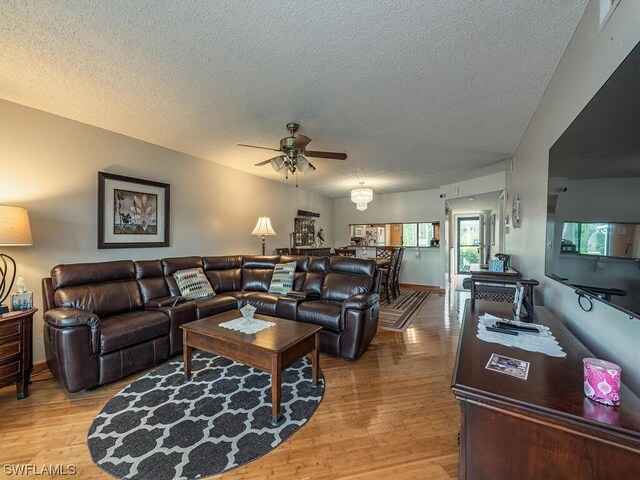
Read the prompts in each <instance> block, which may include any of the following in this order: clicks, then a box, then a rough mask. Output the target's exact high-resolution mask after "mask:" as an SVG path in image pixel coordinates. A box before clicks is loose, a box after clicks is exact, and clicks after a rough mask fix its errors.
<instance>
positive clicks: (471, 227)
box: [456, 215, 482, 273]
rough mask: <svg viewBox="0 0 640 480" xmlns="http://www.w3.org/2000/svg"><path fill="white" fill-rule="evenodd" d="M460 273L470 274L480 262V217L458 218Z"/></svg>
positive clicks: (457, 244) (457, 242) (457, 239)
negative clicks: (472, 267) (473, 267)
mask: <svg viewBox="0 0 640 480" xmlns="http://www.w3.org/2000/svg"><path fill="white" fill-rule="evenodd" d="M457 227H458V228H457V235H456V246H457V249H456V250H457V253H458V255H457V260H458V262H457V263H458V270H457V271H458V273H469V272H470V270H471V265H472V264H478V263H482V262H480V248H481V246H482V245H481V242H480V239H481V228H480V227H481V225H480V216H479V215H475V216H464V217H458V221H457Z"/></svg>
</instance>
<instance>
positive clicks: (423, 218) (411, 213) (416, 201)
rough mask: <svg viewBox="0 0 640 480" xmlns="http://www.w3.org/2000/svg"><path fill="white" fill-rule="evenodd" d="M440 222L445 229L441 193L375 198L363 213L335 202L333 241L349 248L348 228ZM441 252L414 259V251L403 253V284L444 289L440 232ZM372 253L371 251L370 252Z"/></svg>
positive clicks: (424, 252)
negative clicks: (380, 224) (382, 224)
mask: <svg viewBox="0 0 640 480" xmlns="http://www.w3.org/2000/svg"><path fill="white" fill-rule="evenodd" d="M409 222H440V226H441V227H442V226H443V225H444V199H442V198H440V192H439V191H438V190H436V189H433V190H420V191H414V192H402V193H388V194H384V195H378V194H376V193H375V191H374V194H373V201H372V202H371V203H369V205H368V208H367V209H366V210H365V211H363V212H360V211H358V210H356V206H355V204H354V203H353V202H351V200H350V199H349V198H339V199H336V200H335V225H334V238H335V245H336V246H345V245H349V242H350V237H349V224H352V223H353V224H370V223H409ZM440 232H441V235H440V238H441V241H440V248H421V249H420V256H419V257H416V256H415V249H414V248H407V249H406V250H405V253H404V259H403V262H402V268H401V270H400V282H401V283H408V284H413V285H430V286H437V287H440V288H444V253H443V252H444V250H445V248H446V246H445V245H444V241H443V238H444V232H443V231H442V229H441V231H440ZM371 251H372V249H370V252H371Z"/></svg>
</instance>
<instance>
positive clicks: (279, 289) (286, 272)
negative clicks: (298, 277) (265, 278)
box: [269, 262, 296, 295]
mask: <svg viewBox="0 0 640 480" xmlns="http://www.w3.org/2000/svg"><path fill="white" fill-rule="evenodd" d="M295 274H296V262H289V263H278V264H276V266H275V267H273V275H272V276H271V283H270V284H269V293H272V294H274V295H286V294H287V293H289V292H290V291H291V290H293V277H294V276H295Z"/></svg>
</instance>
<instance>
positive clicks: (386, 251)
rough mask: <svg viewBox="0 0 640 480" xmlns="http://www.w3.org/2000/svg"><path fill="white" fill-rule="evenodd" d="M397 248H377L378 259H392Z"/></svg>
mask: <svg viewBox="0 0 640 480" xmlns="http://www.w3.org/2000/svg"><path fill="white" fill-rule="evenodd" d="M394 248H397V247H376V258H389V259H390V258H391V253H392V252H393V249H394Z"/></svg>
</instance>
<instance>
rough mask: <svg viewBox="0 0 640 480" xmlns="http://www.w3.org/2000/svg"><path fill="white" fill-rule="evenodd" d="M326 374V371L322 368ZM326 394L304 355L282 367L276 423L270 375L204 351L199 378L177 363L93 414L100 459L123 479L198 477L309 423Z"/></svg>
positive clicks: (248, 457) (92, 439) (95, 452)
mask: <svg viewBox="0 0 640 480" xmlns="http://www.w3.org/2000/svg"><path fill="white" fill-rule="evenodd" d="M320 378H322V375H321V374H320ZM323 394H324V381H320V382H319V385H318V386H317V387H316V388H313V387H312V386H311V361H310V360H309V359H307V358H306V357H304V358H303V359H302V360H300V361H298V362H297V363H295V364H294V365H292V366H291V367H289V368H288V369H287V370H285V371H284V372H283V378H282V402H281V411H282V414H283V418H282V420H281V421H280V423H279V424H278V426H276V427H274V426H272V425H271V376H270V375H269V374H267V373H264V372H261V371H259V370H256V369H253V368H250V367H246V366H244V365H241V364H239V363H235V362H232V361H229V360H226V359H224V358H221V357H217V356H215V355H211V354H208V353H204V352H200V353H198V354H197V355H194V357H193V361H192V378H191V380H186V379H185V378H184V375H183V362H182V361H178V362H172V363H170V364H167V365H164V366H162V367H160V368H158V369H157V370H155V371H153V372H151V373H149V374H147V375H145V376H143V377H141V378H139V379H138V380H136V381H135V382H133V383H132V384H130V385H129V386H128V387H126V388H125V389H124V390H122V391H120V392H119V393H118V394H116V396H114V397H113V398H112V399H111V400H109V402H108V403H107V404H106V405H105V407H104V408H103V409H102V411H101V412H100V413H99V414H98V416H97V417H96V418H95V419H94V421H93V423H92V425H91V428H90V429H89V435H88V438H87V444H88V446H89V452H90V453H91V458H92V459H93V461H94V462H95V463H96V464H97V465H98V466H99V467H100V468H102V469H103V470H105V471H107V472H108V473H110V474H111V475H114V476H115V477H118V478H136V479H154V480H163V479H167V480H171V479H179V478H180V479H192V478H201V477H207V476H211V475H215V474H218V473H222V472H224V471H226V470H229V469H232V468H235V467H238V466H240V465H244V464H246V463H248V462H250V461H252V460H255V459H256V458H258V457H260V456H262V455H264V454H265V453H268V452H269V451H270V450H272V449H274V448H275V447H277V446H278V445H279V444H280V443H282V442H283V441H284V440H286V438H287V437H289V436H290V435H291V434H293V433H294V432H295V431H296V430H298V429H299V428H300V427H302V426H303V425H304V424H305V423H306V422H307V421H308V420H309V418H310V417H311V415H313V412H314V411H315V410H316V408H317V407H318V405H319V404H320V401H321V400H322V396H323Z"/></svg>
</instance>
